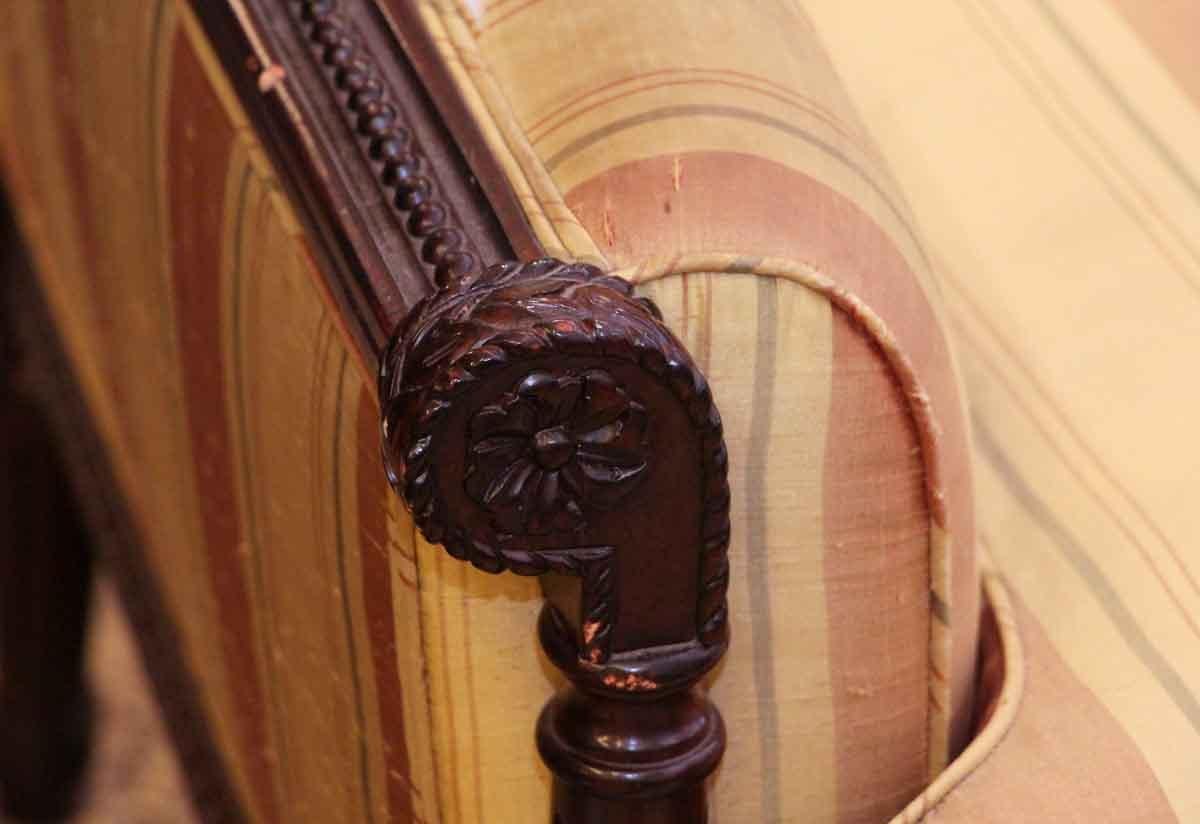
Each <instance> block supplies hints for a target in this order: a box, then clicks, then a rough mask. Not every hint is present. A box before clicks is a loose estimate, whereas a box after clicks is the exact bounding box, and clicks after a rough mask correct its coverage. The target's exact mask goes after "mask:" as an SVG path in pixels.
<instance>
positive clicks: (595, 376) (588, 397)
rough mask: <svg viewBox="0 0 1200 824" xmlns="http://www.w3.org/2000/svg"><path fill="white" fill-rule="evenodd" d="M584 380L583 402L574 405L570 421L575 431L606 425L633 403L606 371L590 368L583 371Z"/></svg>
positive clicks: (588, 430)
mask: <svg viewBox="0 0 1200 824" xmlns="http://www.w3.org/2000/svg"><path fill="white" fill-rule="evenodd" d="M584 382H585V385H586V389H585V391H584V394H583V402H582V403H580V404H579V405H578V406H576V408H575V415H574V416H573V419H572V421H571V424H572V427H573V428H574V429H575V431H577V432H590V431H592V430H596V429H600V428H602V427H605V426H608V425H609V424H611V423H613V422H614V421H616V420H617V419H618V418H620V417H621V415H622V414H624V413H625V411H626V410H627V409H629V407H630V406H631V405H634V404H633V402H632V401H631V400H630V399H629V396H628V395H626V394H625V392H624V391H623V390H622V389H621V388H620V387H619V386H618V385H617V384H616V382H615V381H614V380H613V377H612V375H610V374H608V373H607V372H604V371H602V370H599V369H591V370H589V371H587V372H585V373H584Z"/></svg>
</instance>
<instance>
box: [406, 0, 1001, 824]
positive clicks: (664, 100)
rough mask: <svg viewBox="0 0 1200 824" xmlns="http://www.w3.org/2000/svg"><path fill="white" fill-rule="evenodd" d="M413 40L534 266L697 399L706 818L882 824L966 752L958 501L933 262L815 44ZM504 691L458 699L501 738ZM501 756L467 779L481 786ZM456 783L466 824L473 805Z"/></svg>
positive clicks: (973, 580)
mask: <svg viewBox="0 0 1200 824" xmlns="http://www.w3.org/2000/svg"><path fill="white" fill-rule="evenodd" d="M421 14H422V20H423V21H424V23H425V24H426V25H427V26H428V27H429V29H430V31H431V33H432V35H433V37H434V39H435V41H436V42H438V43H439V44H440V45H441V47H442V50H443V56H444V59H445V60H446V61H447V64H448V65H449V67H450V69H451V71H452V72H453V73H454V75H455V77H456V78H457V80H458V82H459V84H460V88H461V89H462V91H463V96H464V97H465V98H466V99H467V100H468V101H469V102H470V103H472V105H473V107H474V113H475V116H476V118H477V120H478V121H479V122H480V123H482V124H484V132H485V133H486V134H488V135H489V136H490V137H491V139H492V149H493V152H494V153H495V154H496V155H497V156H498V157H499V158H500V159H501V161H502V162H503V163H504V164H505V166H506V168H507V170H508V173H509V176H510V180H511V182H512V184H513V186H514V188H515V189H516V191H517V192H518V194H519V195H520V196H521V197H522V202H523V203H524V204H525V205H526V206H527V211H528V215H529V219H530V224H531V225H532V226H534V227H535V229H536V230H537V231H538V234H539V238H540V239H541V240H542V242H543V243H544V244H545V245H546V247H547V248H549V249H550V250H552V251H553V252H555V253H557V254H560V255H565V256H570V257H577V258H583V259H589V260H595V261H597V262H599V263H601V264H602V265H605V266H608V267H614V268H617V269H618V270H620V271H621V272H622V273H623V274H625V275H626V276H627V277H629V278H630V279H632V280H633V281H634V282H636V283H639V284H641V286H642V289H643V291H644V292H645V293H646V294H648V295H650V296H651V297H653V298H654V299H655V300H656V301H657V302H658V304H659V305H660V306H661V307H663V310H664V312H665V314H666V316H667V318H668V319H669V321H670V322H671V323H672V324H673V326H674V327H675V329H676V330H677V331H678V332H679V333H680V335H681V337H682V338H683V340H684V341H685V342H686V343H687V344H688V346H689V349H690V350H691V351H692V352H693V353H694V354H695V355H696V357H697V359H698V361H699V363H700V364H701V366H702V368H703V369H704V370H705V371H706V373H707V374H708V376H709V378H710V380H711V381H712V383H713V386H714V392H715V394H716V397H717V400H718V403H719V404H720V406H721V410H722V415H723V417H724V419H725V422H726V435H727V439H728V445H729V451H730V468H731V476H732V478H733V479H734V480H733V482H732V487H733V489H734V501H733V514H734V516H733V523H734V529H733V542H732V550H731V559H732V563H733V576H732V584H731V585H732V595H731V604H732V622H733V623H732V630H733V636H734V639H735V640H734V642H733V645H732V647H731V650H730V653H729V655H728V658H727V661H726V663H725V665H724V667H723V668H722V670H721V671H720V672H719V673H718V675H717V676H716V677H715V678H714V679H713V681H712V684H711V689H712V692H713V695H714V697H715V699H716V700H717V701H718V703H719V704H720V706H721V707H722V710H723V712H724V713H725V716H726V720H727V722H728V723H729V725H730V727H731V729H732V730H734V731H735V733H734V734H733V735H731V737H730V744H729V752H728V755H727V757H726V758H727V761H726V766H725V767H724V768H722V770H721V771H720V773H719V775H718V777H717V780H716V788H715V791H714V805H715V815H716V817H717V819H718V820H721V821H744V820H762V821H800V820H804V821H838V820H841V821H882V820H886V819H887V818H889V817H890V816H892V815H894V814H895V813H897V812H899V811H900V810H901V809H902V808H903V807H904V805H905V804H906V802H907V799H911V798H912V797H913V796H914V795H915V794H916V793H917V792H919V791H920V789H921V788H922V787H924V786H925V784H927V783H928V781H929V780H930V779H931V778H932V777H933V776H934V775H936V774H938V773H940V772H941V770H942V769H944V767H945V766H946V764H947V761H948V759H949V757H950V756H951V755H952V754H954V753H956V752H957V751H958V750H959V749H961V747H962V745H963V743H965V739H966V737H967V732H968V729H967V725H968V723H969V721H970V708H971V706H972V701H971V693H972V685H973V679H974V666H975V649H976V637H977V635H976V621H977V617H978V612H979V582H978V579H977V577H976V574H975V565H974V552H975V540H974V525H973V515H972V508H971V507H972V492H971V479H970V474H969V467H968V449H967V438H966V429H965V424H964V414H963V411H962V399H961V395H960V393H959V388H958V384H957V382H956V376H955V371H954V365H953V361H952V357H951V355H950V352H949V346H948V342H947V338H946V336H945V334H944V331H943V330H944V329H946V328H948V327H947V324H946V323H945V321H944V319H943V317H942V310H941V309H940V307H939V297H938V287H937V285H936V283H935V281H934V278H933V275H932V266H931V257H932V253H931V252H930V250H929V249H928V248H927V247H926V244H925V241H924V240H923V238H922V237H921V235H920V233H919V232H918V231H917V229H916V227H915V225H914V223H913V220H912V216H911V211H910V209H909V207H908V205H907V204H906V203H905V201H904V199H903V198H902V197H901V195H900V194H899V193H898V190H897V188H896V187H895V186H894V184H893V182H892V180H891V179H890V177H889V175H888V173H887V171H886V168H885V166H884V164H883V163H882V160H881V156H880V153H879V151H878V150H877V148H876V147H875V146H874V144H873V143H872V141H871V140H870V139H869V138H868V137H867V136H866V133H865V131H864V129H863V128H862V126H861V125H860V124H859V122H858V120H857V119H856V117H855V116H854V114H853V112H852V110H851V109H850V107H849V105H848V103H847V101H846V99H845V96H844V95H843V93H842V92H841V88H840V86H839V84H838V82H837V80H836V78H835V77H834V75H833V72H832V69H831V67H830V65H829V62H828V60H827V58H826V57H825V56H824V53H823V51H822V50H821V48H820V45H819V44H818V42H817V41H816V39H815V37H814V36H813V31H812V27H811V24H810V23H809V22H808V21H807V20H806V19H805V18H804V17H803V15H802V14H801V13H799V12H798V10H797V9H796V8H794V7H790V6H786V5H784V6H776V5H773V4H763V3H757V2H745V3H733V4H729V3H725V4H721V6H720V7H712V6H709V5H705V6H703V7H702V6H700V5H698V4H694V3H690V2H663V3H656V4H653V6H649V7H648V6H646V5H645V4H640V3H634V2H620V3H606V4H603V5H596V4H577V3H571V2H567V0H539V2H532V3H530V2H524V3H522V2H498V3H494V4H488V5H486V7H483V6H479V5H478V4H476V5H470V4H467V6H466V7H464V6H463V5H462V4H456V3H451V2H429V3H426V4H423V5H422V6H421ZM585 44H586V45H585ZM522 620H524V618H523V617H522ZM512 631H515V626H514V625H511V624H507V625H506V626H505V632H512ZM506 689H507V688H503V689H500V690H497V688H496V687H495V685H488V687H486V689H484V690H480V691H478V692H477V693H476V694H475V695H474V696H473V697H472V698H471V699H470V700H471V701H472V703H473V704H474V705H475V706H477V707H480V708H482V713H483V715H484V716H485V717H494V716H495V715H496V714H497V713H499V712H501V707H502V706H503V704H504V702H505V697H504V695H503V693H504V691H505V690H506ZM458 741H459V745H460V747H465V746H466V745H467V744H468V741H469V735H461V732H460V737H459V738H458ZM501 758H502V755H501V754H500V753H496V754H495V755H492V754H490V753H488V752H482V753H480V757H479V759H478V760H477V761H474V762H472V763H470V764H468V765H467V769H468V770H474V771H477V772H478V773H479V774H481V775H483V776H484V777H483V779H482V783H483V785H484V786H485V787H486V785H487V784H488V783H489V782H490V781H492V780H493V779H491V778H489V777H488V776H490V775H491V774H493V773H494V772H495V771H497V770H502V769H503V768H502V767H501V760H500V759H501ZM493 759H495V760H493ZM459 770H460V772H458V773H457V774H451V773H449V772H447V773H445V774H444V775H445V782H446V783H450V784H451V785H457V787H458V792H459V796H458V797H459V798H461V799H462V801H463V805H464V806H463V810H464V814H465V813H466V812H467V811H469V810H470V808H471V805H473V804H478V803H481V801H482V800H484V799H487V798H489V797H490V796H489V795H488V794H487V792H486V790H485V791H482V792H481V791H480V788H479V785H480V782H479V781H477V780H469V779H467V778H466V777H464V776H465V774H464V773H463V772H461V770H462V765H459ZM464 820H465V819H464Z"/></svg>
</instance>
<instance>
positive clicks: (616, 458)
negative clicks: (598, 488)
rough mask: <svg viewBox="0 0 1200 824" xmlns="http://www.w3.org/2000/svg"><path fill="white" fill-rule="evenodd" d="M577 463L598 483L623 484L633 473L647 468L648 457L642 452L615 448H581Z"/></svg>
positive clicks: (576, 455)
mask: <svg viewBox="0 0 1200 824" xmlns="http://www.w3.org/2000/svg"><path fill="white" fill-rule="evenodd" d="M575 462H576V463H578V464H579V466H580V468H581V469H582V470H583V471H584V474H586V475H587V477H588V478H589V479H590V480H593V481H595V482H596V483H621V482H623V481H625V480H626V479H627V478H628V477H629V475H630V474H631V473H636V472H641V471H642V470H643V469H645V468H646V457H645V456H644V455H643V454H642V453H641V452H637V451H634V450H630V449H620V448H618V447H613V446H601V447H596V446H586V447H583V446H581V447H580V448H579V451H578V452H576V453H575Z"/></svg>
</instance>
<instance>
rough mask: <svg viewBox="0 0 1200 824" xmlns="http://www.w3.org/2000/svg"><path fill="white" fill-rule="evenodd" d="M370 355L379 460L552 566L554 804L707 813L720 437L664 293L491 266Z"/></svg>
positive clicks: (486, 537) (439, 514)
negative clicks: (699, 687)
mask: <svg viewBox="0 0 1200 824" xmlns="http://www.w3.org/2000/svg"><path fill="white" fill-rule="evenodd" d="M380 374H381V377H380V397H381V399H382V402H383V416H384V419H383V433H384V455H385V461H386V464H387V469H388V477H389V480H390V481H391V483H392V484H393V486H395V487H396V489H397V490H398V491H399V492H401V494H402V495H403V496H404V498H405V500H406V501H407V503H408V504H409V506H410V507H411V508H412V510H413V514H414V516H415V518H416V521H417V525H418V526H419V528H420V529H421V531H422V533H423V534H424V535H425V537H426V538H427V539H428V540H429V541H431V542H433V543H441V544H443V545H444V546H445V548H446V550H447V552H449V553H450V554H451V555H452V556H454V557H455V558H458V559H460V560H466V561H469V562H470V563H472V564H474V565H475V566H476V567H478V568H479V569H482V570H484V571H485V572H493V573H495V572H502V571H505V570H509V571H512V572H515V573H516V574H518V575H545V576H549V577H550V578H551V580H550V581H549V582H548V586H547V592H548V595H549V603H548V604H547V605H546V607H545V608H544V609H543V611H542V616H541V619H540V620H539V626H538V633H539V636H540V638H541V643H542V647H543V649H544V650H545V651H546V654H547V655H548V657H549V659H550V660H551V661H552V662H553V663H554V664H555V666H557V667H558V668H559V669H560V670H562V671H563V672H564V673H565V674H566V675H567V677H568V678H569V679H570V680H571V682H572V684H573V687H571V688H570V689H568V691H567V692H565V693H564V694H562V695H560V696H558V697H557V698H555V699H554V700H553V701H551V702H550V704H549V705H547V707H546V709H545V710H544V712H543V713H542V716H541V719H540V721H539V723H538V730H537V740H538V747H539V750H540V751H541V753H542V756H543V758H544V759H545V761H546V763H547V765H549V767H550V768H551V770H552V771H553V772H554V774H555V776H556V785H555V801H554V808H555V815H556V816H557V818H556V819H555V820H556V821H560V822H562V824H577V823H578V822H590V821H600V820H605V821H630V822H650V821H685V820H686V821H702V820H704V814H703V809H704V802H703V799H704V779H705V778H706V777H707V776H708V775H709V774H710V773H711V772H712V770H713V769H715V768H716V765H717V763H718V761H719V760H720V757H721V754H722V752H723V750H724V744H725V732H724V727H723V724H722V722H721V719H720V716H719V714H718V713H717V711H716V708H715V707H714V706H713V705H712V704H711V702H709V701H708V700H707V699H706V698H705V697H703V696H702V695H701V694H700V693H698V692H697V691H695V690H694V689H693V685H694V684H695V683H696V682H697V681H698V680H699V679H700V677H701V676H702V675H704V673H705V672H707V671H708V670H709V669H711V668H712V666H714V665H715V664H716V662H717V661H718V660H719V659H720V657H721V655H722V654H723V653H724V651H725V648H726V645H727V643H728V626H727V621H726V603H725V591H726V586H727V583H728V577H729V567H728V562H727V557H726V553H727V549H728V543H729V488H728V484H727V481H726V454H725V446H724V440H723V437H722V430H721V420H720V416H719V415H718V413H717V410H716V407H715V406H714V405H713V402H712V395H711V393H710V391H709V388H708V385H707V382H706V381H705V380H704V377H703V376H702V375H701V374H700V372H699V371H698V370H697V368H696V366H695V364H694V363H693V362H692V360H691V358H690V357H689V356H688V354H687V352H686V351H685V350H684V348H683V345H682V344H681V343H680V342H679V341H678V340H677V339H676V338H675V337H674V335H672V334H671V332H670V331H669V330H668V329H667V328H666V326H665V325H664V324H663V323H662V320H661V316H660V315H659V313H658V310H657V308H656V307H655V306H654V305H653V304H652V303H651V302H649V301H648V300H646V299H639V298H636V297H634V295H633V289H632V287H631V286H630V285H629V284H628V283H627V282H625V281H623V280H621V279H619V278H616V277H612V276H606V275H604V274H603V273H602V272H600V271H599V270H597V269H595V268H594V267H591V266H587V265H584V264H575V265H570V264H564V263H561V262H559V261H555V260H550V259H545V260H539V261H535V262H533V263H529V264H523V265H522V264H515V263H506V264H498V265H495V266H492V267H489V268H488V269H487V270H485V271H484V272H482V273H478V274H476V273H472V274H469V275H466V276H463V277H460V278H456V279H453V280H450V281H448V282H447V283H446V284H444V285H443V286H442V288H441V289H440V290H439V291H438V292H437V293H435V294H434V295H432V296H430V297H429V298H427V299H425V300H424V301H422V302H421V303H420V304H418V305H417V306H416V307H415V308H414V309H413V311H412V313H411V314H410V316H409V318H408V319H407V321H406V322H405V324H404V325H403V327H402V328H401V330H400V331H399V332H398V334H397V335H396V337H395V338H394V340H393V343H392V345H391V347H390V348H389V350H388V352H387V354H386V355H385V357H384V359H383V366H382V368H381V373H380ZM672 810H673V811H675V812H673V813H669V812H668V811H672ZM682 810H687V815H686V817H684V818H679V817H664V816H668V815H677V814H681V813H680V811H682Z"/></svg>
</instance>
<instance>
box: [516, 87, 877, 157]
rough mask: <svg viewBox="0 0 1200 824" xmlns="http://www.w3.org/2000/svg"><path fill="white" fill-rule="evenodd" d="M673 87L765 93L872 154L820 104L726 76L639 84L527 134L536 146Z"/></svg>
mask: <svg viewBox="0 0 1200 824" xmlns="http://www.w3.org/2000/svg"><path fill="white" fill-rule="evenodd" d="M688 71H689V70H688V69H663V70H660V71H657V72H647V73H645V74H644V75H636V76H635V77H634V78H629V79H627V80H622V81H616V82H615V83H612V84H605V85H608V86H613V85H618V84H624V83H628V82H633V81H634V80H635V79H640V78H644V77H651V76H655V75H661V74H672V75H676V74H681V73H685V72H688ZM712 73H713V74H723V72H712ZM697 74H700V73H699V72H697ZM729 74H732V75H734V76H735V77H738V76H743V75H744V74H745V73H744V72H729ZM751 77H752V76H751ZM672 86H714V87H717V88H721V87H724V88H730V89H741V90H743V91H751V92H755V93H757V94H761V95H763V96H765V97H768V98H771V99H772V100H776V101H778V102H780V103H784V104H785V105H788V106H792V107H794V108H796V109H798V110H800V111H802V112H804V113H805V114H808V115H810V116H812V117H814V118H816V119H817V120H820V121H821V122H822V123H824V124H826V125H827V126H829V127H830V128H831V129H832V130H833V131H834V132H836V133H837V134H838V135H840V136H842V137H843V138H845V139H846V141H847V142H848V143H851V144H854V145H855V147H856V148H858V149H859V150H860V151H863V152H864V153H866V152H869V151H870V147H869V146H867V145H866V143H865V141H863V140H862V138H860V137H859V136H857V135H855V134H853V133H852V132H850V131H849V130H848V129H846V127H845V126H843V125H842V124H841V123H840V122H839V121H838V120H837V119H835V118H834V117H832V116H831V115H829V114H827V113H825V112H824V111H823V110H821V109H820V108H818V107H817V106H816V105H814V104H813V103H811V102H810V101H808V100H807V99H806V98H803V97H799V95H793V94H781V93H779V92H776V91H774V90H773V89H770V88H762V87H761V86H758V85H755V84H754V83H752V82H745V81H739V80H729V79H726V78H722V77H705V76H703V74H701V76H698V77H677V78H675V79H659V80H656V81H654V82H652V83H645V84H642V85H639V86H637V87H635V88H632V89H623V90H622V91H620V92H616V93H614V94H612V95H609V96H607V97H604V98H601V99H600V100H595V101H593V102H591V103H589V104H588V105H586V106H583V107H582V108H579V109H574V110H569V111H567V112H566V114H565V115H563V116H559V117H555V118H544V119H543V120H542V121H539V122H538V123H535V124H534V125H532V126H530V127H529V128H528V129H527V132H528V134H529V139H530V140H531V141H533V142H534V143H535V144H536V143H537V142H539V141H541V140H543V139H545V138H547V137H549V136H550V135H551V134H553V133H554V132H556V131H557V130H558V129H560V128H561V127H563V126H565V125H567V124H568V123H570V122H571V121H573V120H574V119H575V118H578V117H582V116H583V115H585V114H587V113H588V112H592V111H595V110H596V109H598V108H600V107H602V106H607V105H610V104H612V103H617V102H619V101H621V100H624V99H626V98H628V97H630V96H631V95H634V94H638V93H641V92H647V91H651V90H654V89H661V88H668V87H672ZM592 94H593V93H588V94H586V95H583V98H584V99H586V98H587V97H590V96H591V95H592ZM797 97H799V99H796V98H797ZM547 120H549V121H550V122H548V123H547V122H546V121H547Z"/></svg>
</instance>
